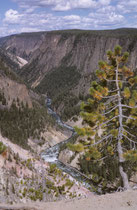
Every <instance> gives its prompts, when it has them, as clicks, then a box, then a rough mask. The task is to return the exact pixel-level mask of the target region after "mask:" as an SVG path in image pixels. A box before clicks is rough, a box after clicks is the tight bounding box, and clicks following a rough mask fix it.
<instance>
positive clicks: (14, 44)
mask: <svg viewBox="0 0 137 210" xmlns="http://www.w3.org/2000/svg"><path fill="white" fill-rule="evenodd" d="M44 34H45V32H38V33H37V32H36V33H22V34H18V35H12V36H8V37H6V38H1V39H0V45H1V46H2V47H3V48H4V49H5V50H6V51H7V52H9V53H12V54H14V55H17V56H19V57H21V58H24V59H25V60H30V58H31V55H32V53H33V52H34V51H35V50H36V49H37V48H38V47H39V46H40V44H41V43H42V40H43V38H44Z"/></svg>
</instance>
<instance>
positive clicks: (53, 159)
mask: <svg viewBox="0 0 137 210" xmlns="http://www.w3.org/2000/svg"><path fill="white" fill-rule="evenodd" d="M46 106H47V108H48V113H49V114H51V115H52V116H53V117H54V118H55V120H56V123H57V124H58V125H60V126H61V127H62V128H66V129H68V130H70V131H71V132H72V135H71V136H70V137H69V138H68V139H66V140H64V141H62V142H60V143H58V144H56V145H54V146H53V147H50V148H48V149H47V150H45V151H44V152H42V153H41V158H42V159H44V160H45V161H46V162H49V163H54V164H56V166H57V167H58V168H59V169H61V170H62V171H64V172H66V173H67V174H69V175H70V176H72V177H73V178H74V179H76V180H77V181H79V182H81V183H82V184H83V186H85V187H86V188H88V189H90V190H93V188H92V186H93V185H94V182H93V181H92V180H91V179H89V178H88V177H86V176H85V175H84V174H82V173H81V172H80V171H79V170H78V169H76V168H74V167H72V166H70V165H68V164H67V165H66V164H64V163H63V162H61V161H60V160H58V156H59V153H60V151H61V148H62V146H63V145H66V144H67V143H68V142H72V141H73V139H74V137H75V136H76V135H77V133H76V132H75V130H74V128H72V127H71V126H69V125H67V124H66V123H64V122H62V120H61V119H60V117H59V115H57V113H56V112H54V111H53V110H52V108H51V99H49V98H48V99H47V100H46ZM94 188H95V187H94Z"/></svg>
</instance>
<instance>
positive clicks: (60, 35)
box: [3, 29, 137, 118]
mask: <svg viewBox="0 0 137 210" xmlns="http://www.w3.org/2000/svg"><path fill="white" fill-rule="evenodd" d="M24 37H27V38H24ZM36 40H37V41H36ZM11 43H12V44H11ZM32 43H33V44H32ZM117 44H119V45H121V46H122V47H123V50H124V51H128V52H129V53H130V58H129V65H130V66H131V68H133V69H135V68H136V66H137V29H117V30H106V31H83V30H65V31H52V32H45V33H44V32H43V33H38V34H37V33H29V34H21V35H15V36H13V37H9V38H8V40H7V41H5V44H4V45H3V47H4V48H5V47H6V48H5V49H7V51H9V50H10V52H14V53H15V54H16V55H19V56H21V57H23V58H26V59H27V60H28V64H26V65H25V66H24V67H23V68H22V70H21V71H20V75H21V76H22V77H23V78H24V79H25V80H26V81H27V82H28V83H29V84H30V85H31V87H32V88H35V89H36V90H37V91H39V92H40V93H47V94H49V96H50V97H52V99H53V105H54V106H55V108H57V107H58V112H64V113H68V112H69V113H71V114H70V115H69V116H67V118H69V117H71V115H73V114H74V113H76V112H77V110H78V108H77V107H76V106H74V104H75V105H76V104H78V102H79V100H80V99H82V100H83V98H84V97H86V95H87V94H88V89H89V87H90V82H91V81H92V80H93V72H95V70H96V69H97V68H98V61H99V60H101V59H106V57H105V53H106V51H107V50H108V49H113V48H114V46H115V45H117ZM13 46H14V47H13ZM70 101H72V103H70ZM65 102H66V104H65ZM55 104H56V105H55ZM65 106H66V107H67V106H69V107H73V110H68V109H67V108H66V110H64V107H65ZM74 109H75V110H74Z"/></svg>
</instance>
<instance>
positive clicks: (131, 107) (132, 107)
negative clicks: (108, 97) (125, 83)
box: [121, 104, 137, 109]
mask: <svg viewBox="0 0 137 210" xmlns="http://www.w3.org/2000/svg"><path fill="white" fill-rule="evenodd" d="M121 105H122V107H126V108H130V109H134V108H137V106H128V105H124V104H121Z"/></svg>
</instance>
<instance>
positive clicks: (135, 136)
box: [124, 129, 136, 138]
mask: <svg viewBox="0 0 137 210" xmlns="http://www.w3.org/2000/svg"><path fill="white" fill-rule="evenodd" d="M124 131H125V132H126V133H128V134H129V135H130V136H132V137H134V138H136V136H134V135H133V134H131V133H130V132H128V131H127V130H126V129H124Z"/></svg>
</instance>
